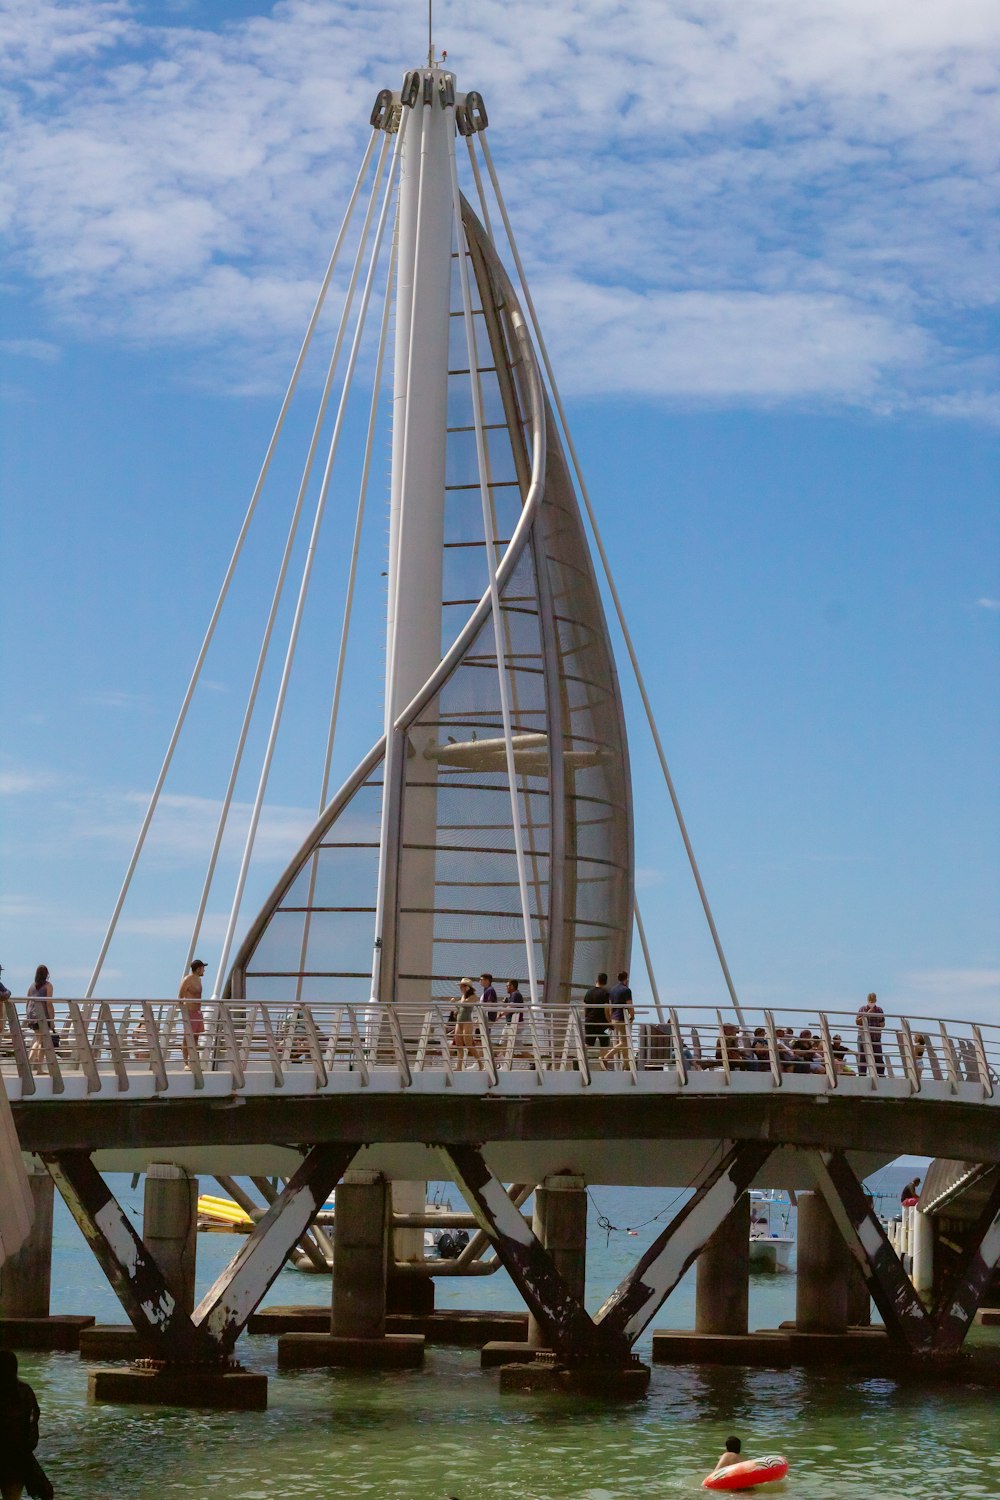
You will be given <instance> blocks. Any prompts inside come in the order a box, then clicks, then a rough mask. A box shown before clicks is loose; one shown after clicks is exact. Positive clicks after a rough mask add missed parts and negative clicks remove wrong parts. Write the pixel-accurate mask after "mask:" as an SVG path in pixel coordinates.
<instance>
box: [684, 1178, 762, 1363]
mask: <svg viewBox="0 0 1000 1500" xmlns="http://www.w3.org/2000/svg"><path fill="white" fill-rule="evenodd" d="M695 1298H696V1300H695V1324H694V1326H695V1331H696V1332H697V1333H746V1332H747V1330H748V1323H747V1317H748V1311H749V1302H750V1195H749V1193H744V1194H743V1196H742V1198H740V1200H739V1202H738V1203H737V1204H736V1206H735V1207H734V1208H733V1210H732V1212H731V1213H730V1214H729V1215H728V1216H727V1217H726V1218H725V1219H724V1220H723V1222H722V1223H721V1224H720V1225H719V1227H718V1229H717V1230H716V1231H715V1233H714V1234H713V1235H712V1238H711V1239H710V1240H709V1241H708V1243H707V1244H706V1246H705V1248H704V1249H703V1250H702V1252H701V1254H700V1255H699V1256H698V1270H697V1289H696V1293H695Z"/></svg>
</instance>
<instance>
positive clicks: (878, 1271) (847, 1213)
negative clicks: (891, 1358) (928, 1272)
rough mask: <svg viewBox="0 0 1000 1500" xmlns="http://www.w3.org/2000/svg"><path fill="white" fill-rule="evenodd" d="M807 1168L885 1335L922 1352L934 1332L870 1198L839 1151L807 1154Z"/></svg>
mask: <svg viewBox="0 0 1000 1500" xmlns="http://www.w3.org/2000/svg"><path fill="white" fill-rule="evenodd" d="M809 1165H810V1167H811V1168H812V1171H813V1175H814V1176H815V1179H816V1186H817V1187H818V1189H819V1191H820V1192H821V1193H822V1194H823V1197H824V1198H825V1199H826V1203H827V1207H828V1208H829V1210H830V1212H831V1213H832V1215H833V1217H834V1219H835V1220H836V1222H837V1225H838V1227H839V1229H840V1232H841V1234H842V1235H843V1236H844V1239H845V1240H846V1242H847V1247H848V1249H849V1250H850V1252H851V1254H852V1255H853V1257H854V1259H855V1260H856V1261H857V1263H858V1266H859V1267H860V1269H861V1274H862V1275H863V1276H864V1278H865V1281H866V1282H867V1283H868V1288H869V1290H870V1292H871V1294H872V1298H873V1300H874V1302H875V1306H876V1307H877V1308H878V1310H879V1312H880V1313H881V1315H882V1321H883V1323H884V1324H885V1327H886V1332H887V1333H888V1335H889V1337H890V1339H892V1340H893V1342H894V1343H897V1344H901V1345H903V1346H905V1347H906V1348H908V1349H910V1350H912V1351H913V1352H914V1353H923V1352H926V1351H927V1349H928V1348H929V1346H930V1342H931V1339H932V1337H933V1333H934V1328H933V1324H932V1321H931V1318H930V1315H929V1314H928V1313H927V1311H926V1309H925V1308H924V1306H923V1303H922V1302H921V1301H920V1298H919V1297H918V1296H917V1294H916V1291H915V1290H914V1288H913V1284H912V1282H911V1281H910V1278H909V1277H908V1276H907V1274H906V1272H905V1271H904V1270H903V1267H902V1264H901V1262H900V1259H899V1256H898V1255H897V1254H896V1252H895V1250H894V1249H893V1248H892V1246H891V1245H890V1244H889V1240H888V1238H887V1236H886V1233H885V1230H884V1229H883V1228H882V1225H881V1224H880V1223H879V1221H878V1217H877V1215H876V1213H875V1207H874V1204H873V1203H872V1200H871V1199H870V1198H869V1197H868V1195H867V1193H866V1192H865V1191H864V1189H863V1188H862V1186H861V1184H860V1182H859V1181H858V1179H857V1177H856V1176H855V1174H854V1172H853V1171H852V1169H851V1167H850V1166H849V1164H848V1162H847V1160H846V1159H845V1157H844V1154H843V1152H842V1151H811V1152H810V1153H809Z"/></svg>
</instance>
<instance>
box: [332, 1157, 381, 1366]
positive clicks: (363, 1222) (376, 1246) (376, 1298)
mask: <svg viewBox="0 0 1000 1500" xmlns="http://www.w3.org/2000/svg"><path fill="white" fill-rule="evenodd" d="M390 1204H391V1196H390V1190H389V1184H388V1182H386V1180H385V1178H384V1177H383V1176H382V1175H381V1173H380V1172H368V1171H360V1170H355V1171H351V1172H345V1173H344V1176H343V1178H342V1179H341V1181H340V1182H339V1183H338V1184H337V1192H336V1210H335V1213H334V1228H333V1235H334V1238H333V1311H332V1317H331V1323H330V1330H331V1332H332V1333H333V1334H335V1335H336V1336H337V1337H338V1338H351V1339H381V1338H384V1337H385V1312H386V1299H385V1287H386V1271H387V1267H388V1252H389V1225H390V1219H389V1213H390Z"/></svg>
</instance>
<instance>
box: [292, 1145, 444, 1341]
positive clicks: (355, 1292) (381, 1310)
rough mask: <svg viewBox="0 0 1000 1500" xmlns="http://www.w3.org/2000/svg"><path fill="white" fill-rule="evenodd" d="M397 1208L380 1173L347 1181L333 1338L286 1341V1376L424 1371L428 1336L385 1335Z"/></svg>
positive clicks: (341, 1186) (339, 1205)
mask: <svg viewBox="0 0 1000 1500" xmlns="http://www.w3.org/2000/svg"><path fill="white" fill-rule="evenodd" d="M391 1202H392V1200H391V1189H390V1184H389V1183H388V1182H387V1181H386V1179H385V1178H384V1177H383V1176H382V1175H381V1173H379V1172H372V1171H365V1170H357V1169H356V1170H353V1171H348V1172H345V1173H344V1176H343V1178H342V1179H341V1181H340V1182H339V1183H338V1184H337V1190H336V1206H335V1211H334V1231H333V1233H334V1241H333V1302H332V1307H331V1315H330V1332H329V1333H287V1334H284V1335H282V1336H281V1337H280V1338H279V1339H278V1364H279V1366H280V1367H282V1368H283V1369H302V1368H308V1367H310V1366H316V1365H329V1366H349V1367H352V1368H359V1367H360V1368H370V1369H409V1368H412V1367H414V1366H417V1365H420V1364H422V1363H423V1358H424V1338H423V1335H422V1334H387V1333H386V1280H387V1275H388V1269H389V1251H390V1241H391V1228H390V1225H391V1217H390V1213H391Z"/></svg>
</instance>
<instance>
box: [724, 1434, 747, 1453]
mask: <svg viewBox="0 0 1000 1500" xmlns="http://www.w3.org/2000/svg"><path fill="white" fill-rule="evenodd" d="M726 1452H727V1453H742V1452H743V1444H742V1443H741V1442H740V1440H739V1438H738V1437H728V1438H726Z"/></svg>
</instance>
